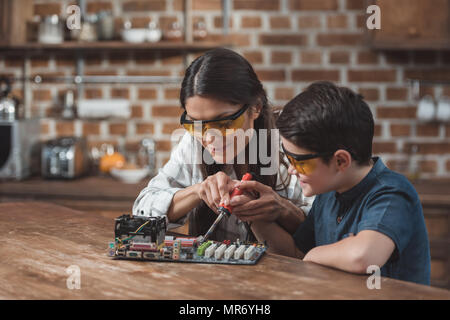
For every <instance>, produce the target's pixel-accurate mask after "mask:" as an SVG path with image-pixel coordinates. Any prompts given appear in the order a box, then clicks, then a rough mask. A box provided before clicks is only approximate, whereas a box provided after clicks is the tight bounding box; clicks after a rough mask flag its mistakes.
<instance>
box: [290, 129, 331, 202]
mask: <svg viewBox="0 0 450 320" xmlns="http://www.w3.org/2000/svg"><path fill="white" fill-rule="evenodd" d="M281 141H282V143H283V147H284V149H285V150H286V151H287V152H290V153H293V154H298V155H308V154H315V153H316V152H313V151H310V150H307V149H303V148H301V147H299V146H297V145H295V144H294V143H292V142H290V141H289V140H287V139H285V138H284V137H281ZM304 168H305V170H303V172H302V170H301V169H299V170H297V169H296V168H295V167H294V166H293V165H292V163H290V165H289V173H290V174H292V175H295V176H297V177H298V179H299V181H300V185H301V187H302V190H303V194H304V195H305V196H306V197H310V196H313V195H316V194H321V193H326V192H329V191H332V190H335V186H337V185H338V179H339V174H338V173H339V170H338V169H337V167H336V165H335V161H334V157H333V158H332V159H331V160H330V163H329V164H326V163H325V162H323V160H322V159H321V158H313V159H310V160H307V161H305V163H304Z"/></svg>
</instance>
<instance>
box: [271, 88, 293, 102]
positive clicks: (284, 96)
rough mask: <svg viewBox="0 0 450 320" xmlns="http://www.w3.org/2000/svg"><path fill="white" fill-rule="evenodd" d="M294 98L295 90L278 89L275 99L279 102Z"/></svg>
mask: <svg viewBox="0 0 450 320" xmlns="http://www.w3.org/2000/svg"><path fill="white" fill-rule="evenodd" d="M292 98H294V89H293V88H276V89H275V99H277V100H291V99H292Z"/></svg>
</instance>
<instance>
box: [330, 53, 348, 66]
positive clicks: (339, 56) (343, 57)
mask: <svg viewBox="0 0 450 320" xmlns="http://www.w3.org/2000/svg"><path fill="white" fill-rule="evenodd" d="M349 62H350V53H349V52H348V51H333V52H330V63H349Z"/></svg>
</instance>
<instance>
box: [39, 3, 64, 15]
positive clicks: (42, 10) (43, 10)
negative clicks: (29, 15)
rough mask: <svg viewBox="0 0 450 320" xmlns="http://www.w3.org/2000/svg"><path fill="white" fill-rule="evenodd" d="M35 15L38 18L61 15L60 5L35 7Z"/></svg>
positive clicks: (44, 4)
mask: <svg viewBox="0 0 450 320" xmlns="http://www.w3.org/2000/svg"><path fill="white" fill-rule="evenodd" d="M34 14H35V15H37V16H41V17H43V16H49V15H52V14H57V15H60V14H61V4H60V3H42V4H41V3H40V4H35V5H34Z"/></svg>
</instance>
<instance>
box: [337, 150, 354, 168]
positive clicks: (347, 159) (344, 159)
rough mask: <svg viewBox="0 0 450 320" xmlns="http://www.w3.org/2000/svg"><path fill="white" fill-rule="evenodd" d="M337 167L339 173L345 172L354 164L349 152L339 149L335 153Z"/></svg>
mask: <svg viewBox="0 0 450 320" xmlns="http://www.w3.org/2000/svg"><path fill="white" fill-rule="evenodd" d="M334 157H335V161H336V167H337V169H338V170H339V171H345V170H347V168H348V167H350V165H351V164H352V156H351V155H350V153H349V152H348V151H347V150H343V149H339V150H338V151H336V152H335V153H334Z"/></svg>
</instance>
